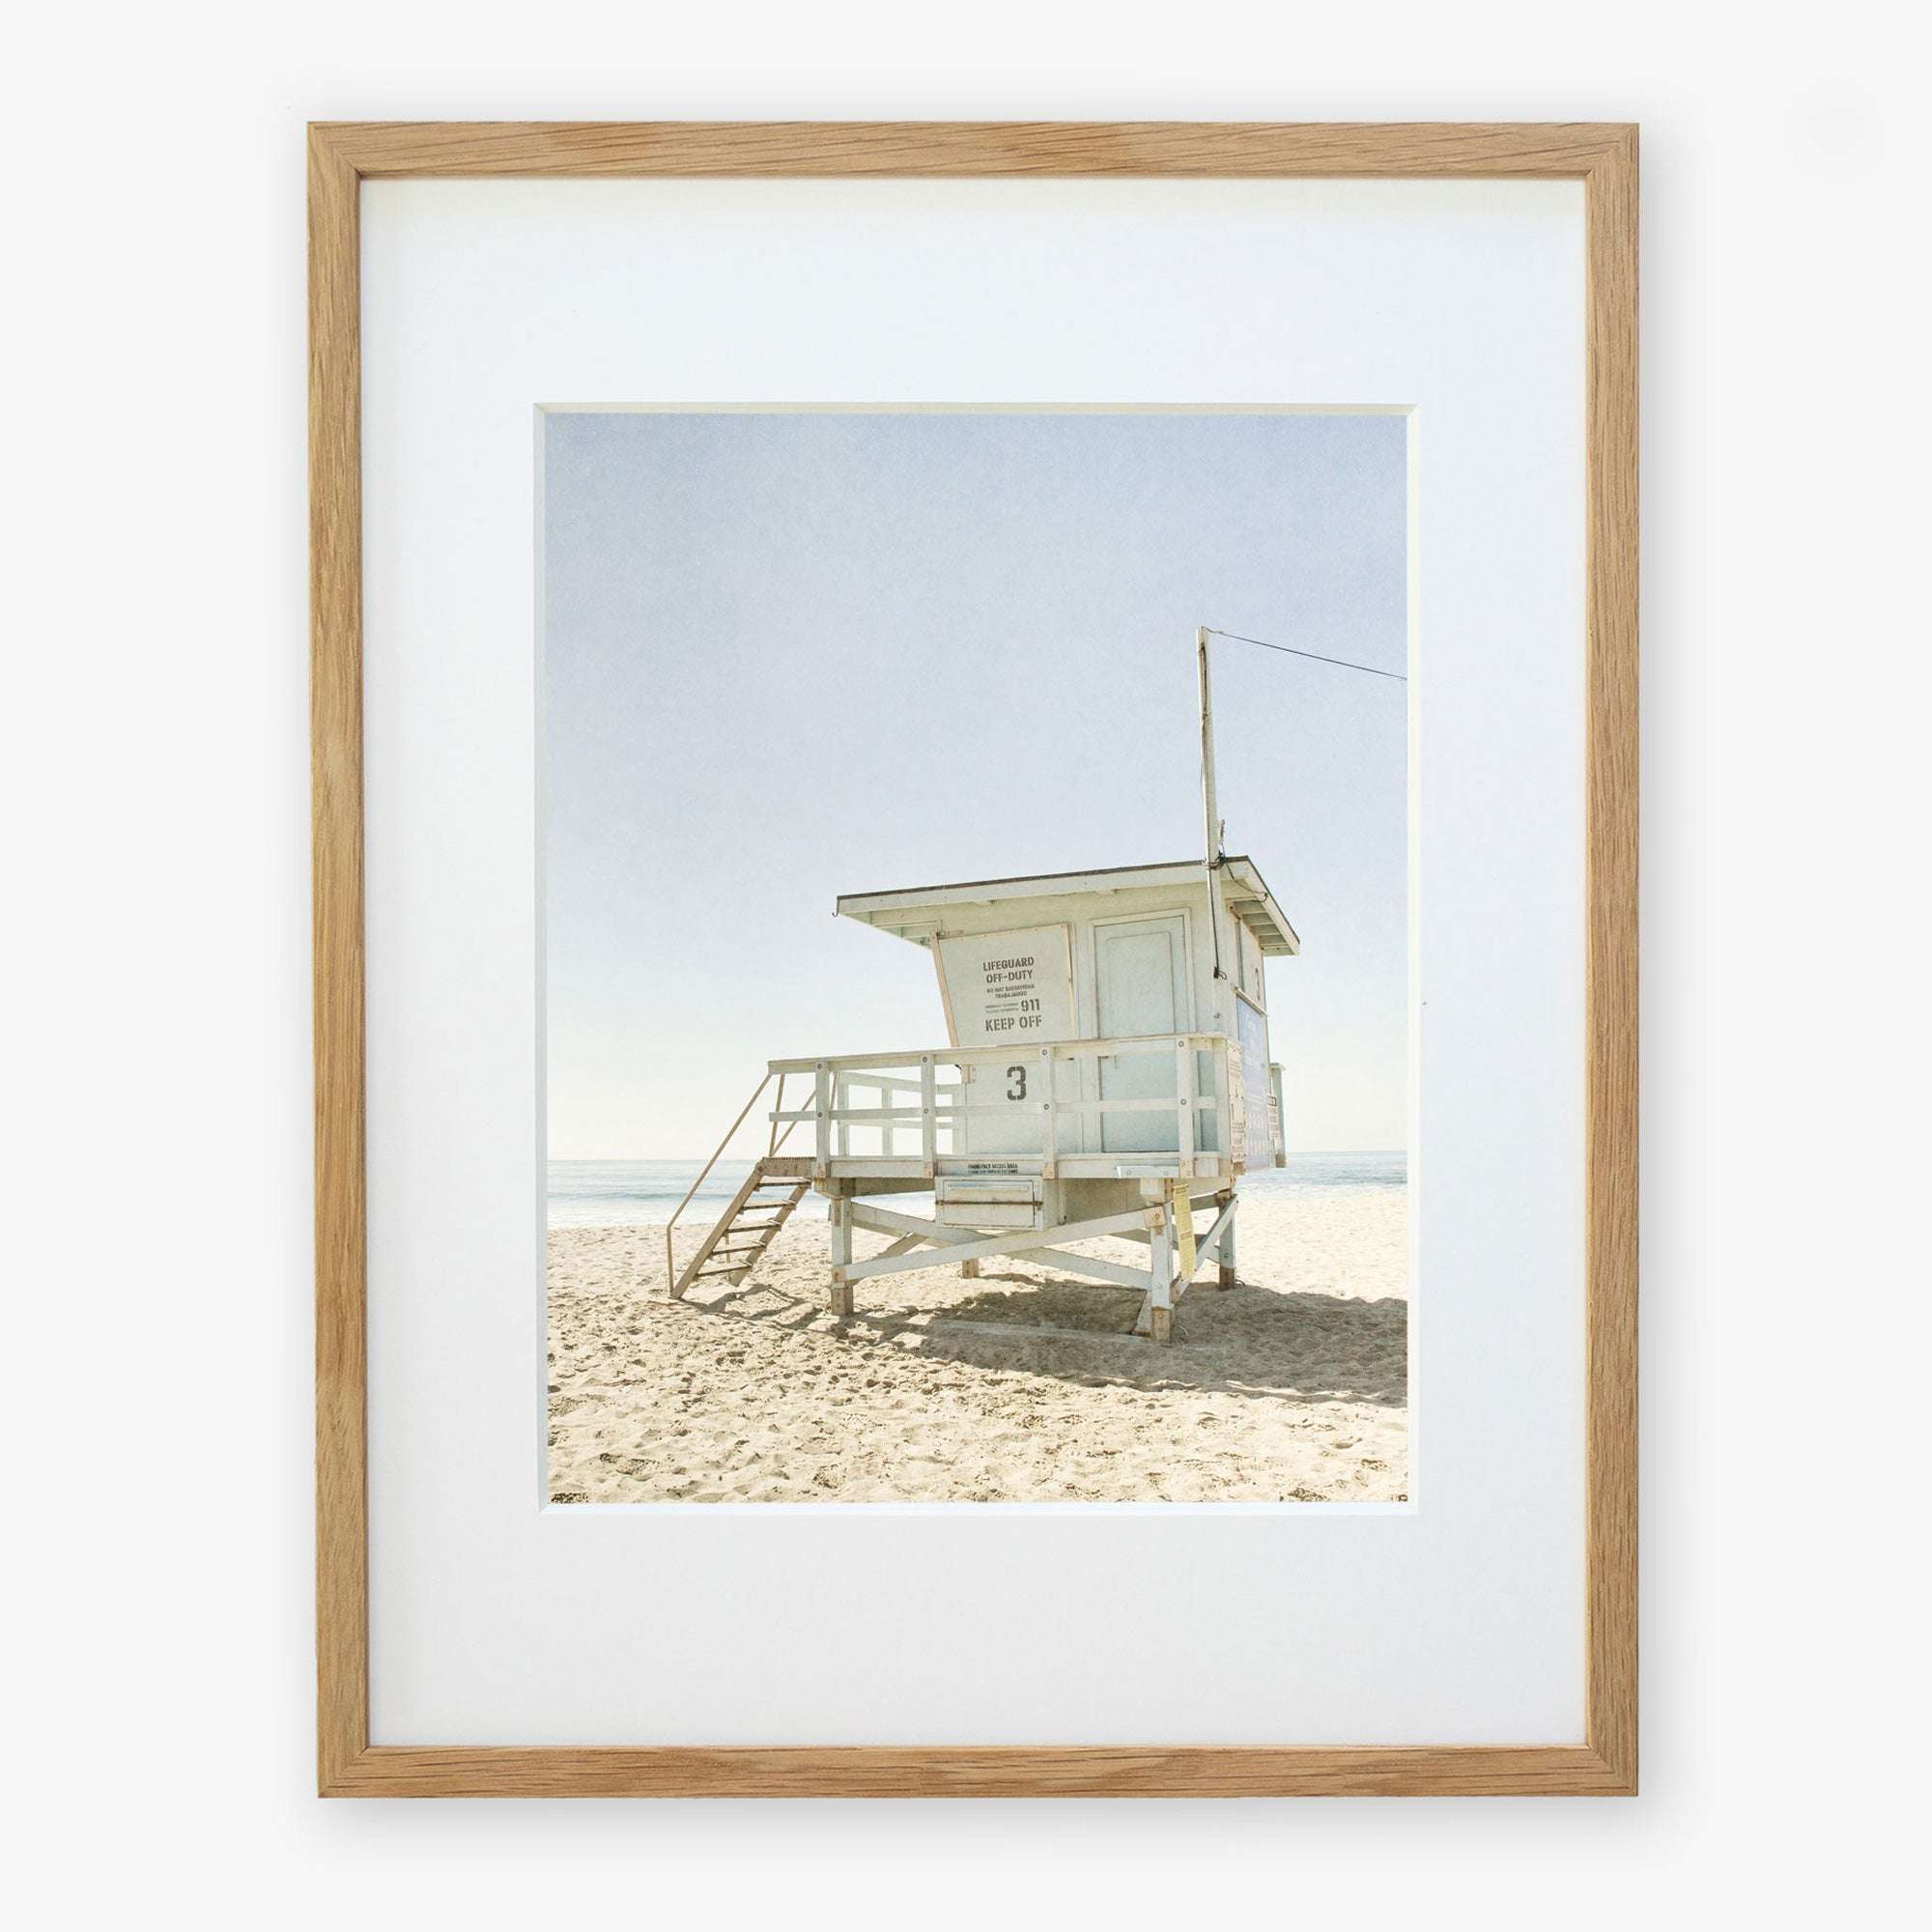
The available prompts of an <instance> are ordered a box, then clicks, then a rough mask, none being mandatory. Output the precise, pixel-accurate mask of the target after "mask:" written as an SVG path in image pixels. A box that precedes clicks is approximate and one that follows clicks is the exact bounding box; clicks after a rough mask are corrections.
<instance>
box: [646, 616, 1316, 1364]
mask: <svg viewBox="0 0 1932 1932" xmlns="http://www.w3.org/2000/svg"><path fill="white" fill-rule="evenodd" d="M1196 641H1197V648H1198V651H1199V656H1200V677H1201V712H1202V765H1203V794H1204V803H1205V816H1206V823H1207V827H1208V850H1207V855H1206V858H1205V859H1204V860H1182V861H1176V862H1171V863H1163V864H1157V865H1148V866H1125V867H1110V868H1107V869H1104V870H1098V871H1091V872H1056V873H1047V874H1042V875H1038V876H1034V877H1026V878H1005V879H980V880H972V881H968V882H965V883H962V884H954V885H937V886H915V887H910V888H906V889H903V890H899V891H894V892H874V893H853V894H849V895H844V896H842V897H840V898H839V900H838V906H837V911H838V913H839V914H840V915H841V916H842V917H844V918H848V919H856V920H860V921H863V922H864V923H866V924H867V925H871V926H876V927H878V928H879V929H880V930H881V931H883V932H888V933H891V934H894V935H895V936H896V937H897V938H899V939H902V940H906V941H909V942H910V943H912V944H914V945H917V946H922V947H924V948H925V949H926V950H927V951H928V952H930V953H931V955H932V959H933V963H934V966H935V969H936V976H937V979H938V984H939V997H940V1003H941V1006H942V1008H943V1009H944V1012H945V1017H946V1031H947V1043H946V1045H944V1046H943V1047H931V1048H925V1049H917V1050H914V1051H911V1052H889V1053H867V1054H846V1055H840V1056H838V1057H834V1058H827V1059H816V1060H814V1059H803V1060H774V1061H772V1062H770V1063H769V1065H768V1066H767V1068H766V1072H765V1077H764V1080H763V1081H762V1082H761V1083H760V1084H759V1087H758V1089H757V1091H756V1092H755V1093H754V1094H753V1095H752V1098H751V1099H750V1100H748V1101H747V1102H746V1104H745V1107H744V1110H743V1111H742V1112H741V1113H740V1114H739V1116H738V1119H737V1121H736V1122H733V1123H732V1127H731V1131H730V1132H729V1133H727V1134H726V1135H725V1140H724V1142H722V1143H721V1144H720V1147H719V1150H718V1153H714V1154H713V1155H712V1159H711V1162H708V1163H707V1164H706V1167H705V1173H706V1174H708V1173H709V1172H710V1168H711V1165H712V1164H714V1163H715V1162H716V1161H717V1159H718V1157H719V1154H722V1153H723V1152H724V1151H725V1147H726V1146H728V1145H729V1144H730V1142H731V1140H732V1139H733V1137H734V1136H735V1135H736V1134H737V1132H738V1130H739V1128H740V1127H742V1125H743V1124H744V1122H745V1121H746V1120H747V1118H748V1117H749V1116H750V1114H751V1112H752V1110H753V1107H754V1106H755V1105H756V1104H757V1102H758V1101H759V1099H760V1098H761V1097H762V1096H763V1094H765V1093H766V1092H767V1090H768V1089H770V1088H771V1087H772V1085H773V1083H774V1082H776V1083H777V1094H776V1095H775V1097H774V1101H773V1104H772V1106H771V1109H770V1112H769V1115H768V1120H769V1123H770V1132H769V1135H768V1136H767V1144H766V1151H765V1153H764V1154H763V1156H762V1157H761V1158H760V1159H758V1160H757V1161H756V1162H755V1163H754V1165H753V1171H752V1173H751V1175H750V1176H749V1177H748V1179H746V1181H745V1183H744V1185H743V1186H742V1187H741V1188H740V1189H739V1190H738V1192H737V1194H736V1195H735V1196H734V1197H733V1199H732V1201H731V1202H730V1204H729V1206H728V1207H727V1208H725V1212H724V1213H723V1214H722V1215H721V1216H720V1217H719V1219H718V1221H717V1223H716V1225H715V1226H714V1227H713V1228H712V1229H711V1231H710V1232H709V1233H708V1234H707V1235H706V1236H705V1237H704V1239H703V1241H702V1242H700V1243H699V1245H698V1248H697V1251H696V1254H695V1255H694V1256H693V1257H692V1258H691V1260H690V1261H689V1262H687V1263H686V1264H685V1266H684V1267H683V1268H682V1269H681V1270H680V1269H677V1268H675V1267H674V1266H672V1264H671V1248H670V1244H671V1236H670V1230H669V1229H667V1230H666V1235H665V1249H666V1264H667V1267H668V1270H669V1272H670V1279H671V1282H672V1293H673V1294H675V1295H678V1296H682V1295H683V1294H684V1293H686V1292H687V1290H689V1289H690V1288H691V1287H692V1286H693V1284H694V1283H696V1281H698V1280H700V1279H703V1278H706V1277H714V1278H718V1277H722V1278H724V1279H725V1280H726V1281H728V1282H729V1283H731V1284H733V1285H735V1284H737V1283H739V1282H742V1281H743V1280H744V1279H745V1278H746V1276H747V1275H749V1274H750V1273H751V1271H752V1269H753V1267H755V1266H756V1265H757V1263H758V1260H759V1259H760V1257H761V1256H762V1255H763V1254H764V1253H765V1251H766V1249H767V1248H768V1247H769V1246H770V1245H771V1242H772V1239H773V1237H774V1236H776V1234H777V1232H778V1230H779V1229H780V1228H781V1227H782V1226H783V1224H784V1222H785V1221H786V1220H787V1219H788V1218H789V1216H790V1214H791V1212H792V1209H793V1208H796V1207H797V1205H798V1203H799V1202H800V1201H801V1200H802V1199H803V1198H804V1196H805V1194H806V1192H807V1191H808V1190H809V1189H816V1190H817V1191H818V1192H819V1193H821V1194H823V1195H824V1196H826V1197H827V1201H828V1211H829V1218H830V1222H831V1277H830V1304H831V1308H832V1311H833V1313H834V1314H835V1315H837V1316H841V1317H843V1316H849V1315H850V1314H851V1313H852V1312H853V1296H854V1291H855V1289H856V1287H857V1286H858V1284H860V1283H862V1282H865V1281H869V1280H872V1279H874V1278H876V1277H880V1276H885V1275H890V1274H895V1273H900V1272H904V1271H906V1270H910V1269H914V1268H926V1267H931V1266H933V1265H934V1264H935V1263H940V1262H946V1263H952V1262H957V1263H958V1264H960V1265H961V1269H962V1272H964V1273H965V1274H968V1275H975V1274H977V1273H978V1272H979V1266H980V1263H981V1262H982V1261H987V1260H991V1259H994V1258H995V1257H1006V1258H1009V1259H1012V1260H1026V1261H1034V1262H1043V1263H1046V1264H1050V1265H1051V1266H1053V1267H1054V1268H1055V1269H1057V1270H1061V1271H1064V1272H1065V1273H1067V1274H1072V1275H1076V1276H1080V1277H1083V1278H1086V1279H1090V1280H1094V1281H1096V1282H1104V1283H1107V1284H1109V1285H1111V1286H1116V1287H1127V1288H1136V1289H1139V1290H1141V1291H1142V1300H1141V1307H1140V1312H1139V1315H1138V1318H1137V1320H1136V1321H1135V1324H1134V1326H1135V1332H1136V1333H1138V1334H1142V1335H1149V1336H1151V1337H1152V1338H1153V1339H1154V1340H1155V1341H1158V1342H1166V1341H1171V1340H1172V1339H1173V1333H1174V1310H1175V1308H1176V1306H1177V1305H1178V1304H1179V1300H1180V1298H1181V1297H1182V1296H1183V1295H1184V1294H1185V1293H1187V1291H1188V1289H1189V1288H1190V1287H1191V1286H1192V1285H1193V1282H1194V1277H1195V1274H1196V1273H1197V1272H1198V1271H1199V1270H1200V1269H1201V1268H1202V1267H1203V1266H1204V1265H1205V1264H1207V1262H1208V1260H1210V1259H1211V1260H1213V1262H1214V1263H1215V1264H1216V1268H1217V1273H1218V1279H1219V1282H1220V1285H1221V1286H1222V1287H1223V1288H1228V1287H1232V1286H1233V1285H1234V1280H1235V1220H1236V1182H1237V1181H1238V1179H1239V1178H1240V1176H1241V1175H1242V1174H1243V1173H1246V1172H1248V1171H1250V1170H1252V1169H1255V1168H1258V1167H1266V1166H1279V1165H1281V1164H1282V1163H1283V1159H1284V1154H1283V1143H1282V1127H1281V1117H1282V1088H1281V1068H1280V1066H1279V1065H1275V1064H1273V1063H1272V1062H1271V1061H1270V1059H1269V1055H1268V1030H1267V1029H1268V1022H1267V992H1266V984H1265V980H1264V974H1263V961H1264V959H1268V958H1273V957H1279V956H1282V955H1284V954H1289V953H1293V952H1298V951H1299V950H1300V943H1299V941H1298V940H1297V939H1296V937H1295V933H1294V928H1293V926H1292V925H1291V924H1290V923H1289V922H1288V919H1287V916H1286V915H1285V914H1284V913H1283V912H1282V909H1281V907H1280V906H1279V905H1278V904H1277V903H1276V902H1275V898H1274V895H1273V894H1272V893H1270V892H1269V890H1268V888H1267V884H1266V882H1265V881H1264V879H1263V877H1262V875H1261V872H1260V870H1259V869H1258V868H1257V867H1256V866H1255V863H1254V861H1253V860H1252V859H1249V858H1247V857H1245V856H1238V855H1229V854H1226V853H1224V852H1223V851H1222V850H1221V824H1220V820H1219V819H1218V817H1217V816H1216V813H1215V807H1214V776H1213V751H1212V736H1211V724H1210V714H1209V709H1208V651H1207V637H1206V634H1205V633H1202V634H1199V635H1198V636H1197V639H1196ZM788 1089H790V1090H791V1094H792V1103H791V1105H789V1106H787V1104H786V1099H787V1090H788ZM800 1128H803V1129H805V1130H806V1132H805V1134H804V1136H802V1138H803V1139H804V1140H805V1142H806V1145H805V1146H803V1147H799V1148H793V1146H792V1142H793V1136H794V1134H795V1132H796V1131H797V1130H798V1129H800ZM703 1178H704V1177H703V1175H700V1176H699V1178H698V1181H697V1182H696V1183H695V1184H694V1186H693V1188H692V1194H691V1195H687V1196H686V1198H685V1203H686V1204H688V1203H689V1201H690V1200H691V1198H692V1195H695V1194H696V1189H697V1186H698V1185H701V1184H702V1181H703ZM911 1193H919V1194H924V1193H930V1194H931V1195H932V1197H933V1211H932V1214H931V1216H930V1217H926V1216H923V1215H914V1214H907V1213H903V1212H901V1211H899V1210H898V1209H896V1208H889V1207H886V1206H884V1205H881V1202H882V1198H890V1197H891V1196H893V1195H895V1194H911ZM684 1205H685V1204H680V1207H679V1209H678V1212H679V1213H682V1211H683V1206H684ZM1204 1210H1205V1211H1206V1212H1207V1213H1208V1216H1209V1218H1208V1220H1207V1221H1206V1222H1205V1224H1204V1223H1201V1222H1198V1221H1197V1219H1196V1216H1197V1215H1198V1214H1200V1213H1202V1212H1203V1211H1204ZM676 1219H677V1215H675V1214H674V1215H673V1216H672V1223H673V1225H674V1224H675V1222H676ZM855 1228H864V1229H868V1230H870V1231H871V1232H873V1233H875V1234H881V1235H886V1236H891V1240H890V1243H889V1245H888V1246H887V1247H886V1248H885V1249H884V1251H883V1252H881V1253H880V1254H877V1255H875V1256H873V1257H871V1258H870V1259H869V1260H866V1261H855V1260H854V1258H853V1248H852V1232H853V1230H854V1229H855ZM1100 1237H1111V1238H1114V1239H1119V1240H1124V1241H1129V1242H1135V1243H1139V1244H1142V1245H1144V1246H1146V1247H1147V1249H1148V1250H1149V1255H1148V1260H1147V1261H1146V1263H1144V1264H1136V1265H1127V1264H1124V1263H1123V1262H1120V1261H1111V1260H1104V1259H1101V1258H1099V1257H1096V1256H1094V1255H1089V1254H1073V1253H1069V1252H1067V1249H1068V1247H1069V1246H1070V1244H1072V1243H1075V1242H1082V1243H1084V1242H1089V1241H1093V1240H1094V1239H1097V1238H1100Z"/></svg>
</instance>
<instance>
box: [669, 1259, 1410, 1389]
mask: <svg viewBox="0 0 1932 1932" xmlns="http://www.w3.org/2000/svg"><path fill="white" fill-rule="evenodd" d="M958 1287H959V1288H960V1290H961V1291H962V1293H961V1295H960V1298H959V1299H958V1300H956V1301H949V1302H946V1303H943V1304H941V1305H939V1306H937V1307H923V1308H907V1307H896V1308H895V1307H883V1308H880V1307H872V1308H868V1307H867V1306H866V1305H865V1301H864V1299H863V1291H862V1299H861V1301H860V1304H859V1309H858V1312H857V1313H856V1314H855V1315H853V1316H852V1317H851V1318H850V1319H849V1320H846V1321H834V1319H833V1318H832V1317H831V1316H830V1315H829V1314H828V1313H827V1312H826V1309H825V1306H824V1304H823V1302H821V1301H817V1300H807V1299H806V1298H804V1297H802V1296H800V1295H797V1294H793V1293H789V1292H788V1291H786V1290H784V1289H780V1288H775V1287H771V1286H768V1285H766V1284H763V1283H760V1282H758V1281H756V1280H753V1281H749V1282H745V1283H743V1284H742V1285H741V1286H739V1287H738V1288H735V1289H730V1290H727V1291H725V1293H722V1294H720V1295H717V1296H715V1297H713V1298H712V1299H710V1300H708V1301H703V1302H699V1301H696V1300H688V1301H685V1302H683V1303H681V1304H679V1305H680V1306H682V1307H683V1308H686V1309H689V1310H690V1311H691V1312H692V1313H693V1314H694V1315H696V1316H699V1317H704V1318H710V1319H716V1320H728V1321H756V1322H760V1323H770V1324H773V1325H776V1326H779V1327H789V1328H799V1329H806V1328H811V1329H817V1330H820V1331H822V1332H828V1333H836V1334H837V1335H838V1338H839V1339H840V1341H842V1342H845V1343H849V1344H852V1345H854V1346H859V1347H882V1348H893V1349H896V1350H908V1351H911V1352H914V1353H917V1354H918V1355H921V1356H923V1357H925V1358H927V1359H930V1360H934V1361H945V1362H956V1363H959V1364H962V1365H965V1366H969V1367H974V1368H980V1369H984V1370H986V1371H988V1372H989V1373H995V1374H1008V1375H1012V1374H1023V1375H1037V1376H1050V1377H1053V1378H1057V1379H1061V1380H1065V1381H1068V1382H1074V1383H1077V1384H1079V1385H1081V1386H1083V1387H1087V1388H1107V1387H1118V1388H1131V1389H1137V1390H1142V1391H1145V1392H1149V1393H1151V1392H1154V1391H1174V1390H1196V1391H1203V1392H1208V1391H1211V1392H1216V1393H1223V1394H1229V1395H1236V1396H1254V1397H1265V1398H1267V1399H1269V1400H1271V1401H1279V1400H1280V1399H1281V1398H1282V1397H1284V1396H1287V1397H1290V1398H1293V1399H1295V1400H1298V1401H1301V1402H1306V1403H1321V1402H1350V1403H1362V1404H1368V1405H1372V1406H1377V1407H1382V1408H1403V1407H1406V1404H1407V1383H1408V1339H1407V1338H1408V1305H1407V1303H1406V1302H1405V1301H1401V1300H1398V1299H1395V1298H1389V1299H1384V1300H1379V1301H1356V1300H1347V1299H1343V1298H1341V1297H1338V1296H1335V1295H1327V1294H1277V1293H1273V1292H1272V1291H1270V1290H1267V1289H1262V1288H1255V1287H1251V1286H1249V1285H1248V1284H1247V1283H1245V1282H1243V1283H1238V1284H1237V1285H1236V1287H1234V1288H1232V1289H1228V1290H1220V1289H1217V1288H1215V1287H1214V1286H1213V1285H1212V1284H1211V1282H1210V1283H1209V1284H1208V1286H1205V1287H1197V1288H1195V1289H1194V1290H1192V1291H1191V1292H1190V1293H1188V1294H1187V1295H1186V1297H1185V1298H1184V1299H1183V1300H1182V1302H1181V1304H1180V1307H1179V1310H1178V1311H1177V1315H1176V1323H1175V1327H1176V1340H1175V1342H1174V1343H1173V1344H1172V1345H1171V1346H1168V1347H1159V1346H1157V1345H1155V1344H1154V1343H1151V1342H1148V1341H1144V1340H1142V1339H1140V1338H1139V1337H1137V1336H1135V1335H1134V1334H1133V1332H1132V1330H1133V1324H1134V1319H1135V1317H1136V1316H1137V1315H1138V1313H1139V1311H1140V1302H1141V1297H1140V1295H1139V1293H1138V1292H1137V1291H1135V1290H1132V1289H1126V1288H1118V1289H1116V1288H1108V1287H1104V1286H1100V1285H1087V1284H1074V1283H1069V1282H1067V1281H1065V1280H1064V1279H1058V1280H1056V1279H1047V1280H1041V1279H1039V1278H1037V1277H1035V1276H1031V1275H1026V1274H1018V1273H993V1272H990V1271H989V1272H988V1273H986V1274H985V1275H983V1276H981V1278H980V1280H979V1281H978V1282H977V1283H975V1282H968V1281H964V1280H961V1281H959V1282H958ZM965 1291H970V1292H965Z"/></svg>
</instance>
